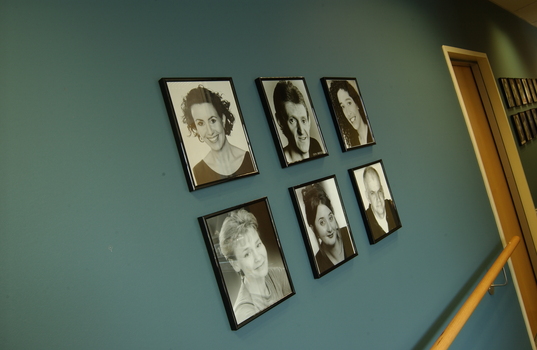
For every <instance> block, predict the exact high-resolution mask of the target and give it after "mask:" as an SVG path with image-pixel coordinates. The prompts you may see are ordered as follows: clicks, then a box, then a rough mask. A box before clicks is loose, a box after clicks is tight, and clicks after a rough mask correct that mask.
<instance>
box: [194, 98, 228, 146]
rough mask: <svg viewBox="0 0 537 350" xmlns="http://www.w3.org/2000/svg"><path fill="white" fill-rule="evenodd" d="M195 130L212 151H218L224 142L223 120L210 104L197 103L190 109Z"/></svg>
mask: <svg viewBox="0 0 537 350" xmlns="http://www.w3.org/2000/svg"><path fill="white" fill-rule="evenodd" d="M190 112H191V113H192V118H193V119H194V123H195V125H196V130H197V131H198V134H199V135H200V137H201V140H202V141H203V142H205V143H206V144H207V145H208V146H209V147H211V149H212V150H213V151H219V150H221V149H222V147H223V146H224V143H225V141H226V133H225V130H224V124H223V118H222V116H219V115H218V113H217V112H216V109H215V108H214V106H213V105H212V104H211V103H208V102H205V103H198V104H195V105H192V107H190Z"/></svg>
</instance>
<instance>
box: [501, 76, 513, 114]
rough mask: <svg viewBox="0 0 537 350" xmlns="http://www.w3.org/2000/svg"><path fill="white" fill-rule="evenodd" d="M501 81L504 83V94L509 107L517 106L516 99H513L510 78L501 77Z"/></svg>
mask: <svg viewBox="0 0 537 350" xmlns="http://www.w3.org/2000/svg"><path fill="white" fill-rule="evenodd" d="M500 83H501V85H502V90H503V95H504V96H505V102H506V103H507V107H508V108H513V107H515V100H514V99H513V94H512V93H511V87H510V86H509V80H508V79H507V78H500Z"/></svg>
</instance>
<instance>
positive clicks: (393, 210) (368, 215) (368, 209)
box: [349, 159, 402, 244]
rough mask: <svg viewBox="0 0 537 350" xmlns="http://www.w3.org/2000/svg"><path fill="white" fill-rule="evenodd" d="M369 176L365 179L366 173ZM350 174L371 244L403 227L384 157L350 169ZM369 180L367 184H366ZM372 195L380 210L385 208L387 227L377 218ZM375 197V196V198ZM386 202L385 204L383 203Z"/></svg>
mask: <svg viewBox="0 0 537 350" xmlns="http://www.w3.org/2000/svg"><path fill="white" fill-rule="evenodd" d="M366 172H367V175H366V176H367V178H366V179H364V173H366ZM349 175H350V177H351V182H352V184H353V187H354V190H355V192H356V197H357V199H358V204H359V205H360V210H361V212H362V216H363V219H364V224H365V228H366V231H367V235H368V237H369V243H370V244H376V243H378V242H379V241H381V240H383V239H384V238H386V237H388V236H389V235H391V234H392V233H394V232H395V231H397V230H398V229H400V228H401V227H402V224H401V220H400V218H399V212H398V211H397V206H396V205H395V200H394V199H393V195H392V191H391V188H390V185H389V183H388V179H387V177H386V171H385V170H384V163H383V161H382V159H379V160H377V161H374V162H371V163H368V164H364V165H361V166H358V167H355V168H352V169H349ZM366 182H367V184H366ZM371 196H376V199H377V201H378V202H380V203H379V206H378V208H379V210H381V207H382V208H384V212H385V216H384V218H385V219H386V222H385V223H384V224H385V225H384V226H386V228H382V224H379V223H378V221H377V219H376V217H375V216H376V210H375V211H374V209H373V208H372V206H373V205H372V204H371V201H372V200H371V199H370V197H371ZM374 199H375V198H373V200H374ZM382 202H384V205H382Z"/></svg>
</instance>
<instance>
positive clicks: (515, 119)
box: [511, 113, 527, 146]
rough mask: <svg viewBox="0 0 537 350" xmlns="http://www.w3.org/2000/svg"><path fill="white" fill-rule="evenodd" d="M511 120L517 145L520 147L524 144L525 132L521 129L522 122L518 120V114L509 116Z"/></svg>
mask: <svg viewBox="0 0 537 350" xmlns="http://www.w3.org/2000/svg"><path fill="white" fill-rule="evenodd" d="M511 120H512V121H513V126H514V127H515V133H516V136H517V138H518V143H519V144H520V145H521V146H522V145H524V144H526V142H527V140H526V132H525V131H524V128H523V127H522V121H521V120H520V116H519V114H518V113H516V114H513V115H512V116H511Z"/></svg>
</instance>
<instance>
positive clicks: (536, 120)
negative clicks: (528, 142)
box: [530, 108, 537, 138]
mask: <svg viewBox="0 0 537 350" xmlns="http://www.w3.org/2000/svg"><path fill="white" fill-rule="evenodd" d="M530 112H531V116H532V118H533V122H534V124H535V127H537V109H536V108H532V109H530ZM535 138H537V135H535Z"/></svg>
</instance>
